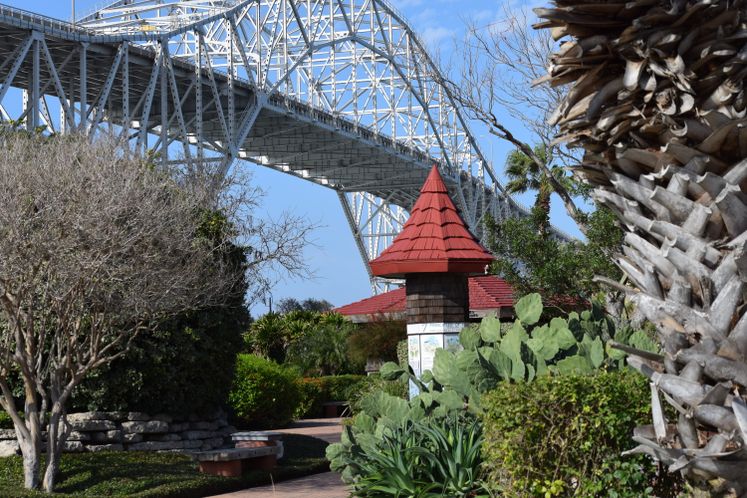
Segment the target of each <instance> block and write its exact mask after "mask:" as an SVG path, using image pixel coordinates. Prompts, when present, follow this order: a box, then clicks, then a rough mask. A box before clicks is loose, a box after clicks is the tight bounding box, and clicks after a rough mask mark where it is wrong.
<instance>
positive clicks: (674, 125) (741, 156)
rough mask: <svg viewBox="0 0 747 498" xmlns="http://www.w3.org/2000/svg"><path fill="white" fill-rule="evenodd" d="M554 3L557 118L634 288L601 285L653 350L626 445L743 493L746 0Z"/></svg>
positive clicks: (746, 476)
mask: <svg viewBox="0 0 747 498" xmlns="http://www.w3.org/2000/svg"><path fill="white" fill-rule="evenodd" d="M554 3H555V5H556V7H555V8H547V9H538V10H537V13H538V14H539V15H540V16H541V17H542V18H544V19H545V20H546V22H543V23H542V24H541V25H539V27H542V28H547V32H548V33H552V34H553V36H555V37H556V38H557V39H564V42H565V43H563V44H562V45H561V47H560V50H559V52H558V53H557V54H556V55H555V56H554V57H553V58H552V64H551V65H550V70H549V74H550V76H549V77H550V78H551V80H552V82H553V84H556V85H560V84H571V85H570V89H569V91H568V93H567V95H566V98H565V99H564V100H563V101H562V103H561V105H559V106H558V109H557V112H556V113H555V115H554V116H553V118H554V120H555V121H556V122H557V123H558V125H559V126H560V131H561V138H562V139H564V140H566V141H568V142H569V143H571V144H572V145H577V146H580V147H583V149H584V157H583V163H582V165H581V170H580V171H581V173H582V174H583V176H584V177H585V178H586V179H587V181H588V182H589V183H590V184H591V185H593V186H594V187H595V195H596V197H597V198H598V199H599V200H600V201H601V202H603V203H605V204H606V205H607V206H609V207H610V209H612V210H613V211H614V212H615V213H616V214H617V215H618V217H619V219H620V220H621V222H622V223H623V224H624V225H625V227H626V229H627V232H628V233H627V235H626V236H625V243H624V246H623V254H620V255H619V256H618V258H617V262H618V264H619V266H620V268H622V269H623V270H624V271H625V272H626V273H627V275H628V277H629V285H628V286H624V287H623V286H621V285H620V284H618V283H616V282H608V283H609V284H610V285H611V286H613V287H617V288H619V289H621V290H622V291H624V292H626V293H627V294H628V295H629V296H630V298H631V300H632V301H633V302H635V303H636V304H637V307H638V309H639V310H641V311H642V312H643V313H644V314H645V315H646V317H647V318H648V319H649V320H650V321H651V322H653V323H655V324H656V325H657V328H658V333H659V338H660V341H661V344H662V348H663V351H664V353H663V354H662V355H651V354H650V353H645V352H642V351H634V350H633V351H630V352H631V353H633V356H632V357H631V358H630V360H629V361H630V363H631V365H633V366H634V367H636V368H637V369H638V370H640V371H641V372H642V373H643V374H645V375H646V376H647V377H649V378H650V380H651V401H652V419H653V423H652V424H651V425H649V426H644V427H639V428H637V429H636V431H635V433H634V440H635V441H636V442H637V443H638V444H639V446H638V447H636V448H635V449H634V450H632V453H643V454H647V455H650V456H652V457H653V458H655V459H656V460H659V461H661V462H663V463H664V464H666V465H668V469H669V471H670V472H682V473H683V474H685V475H687V476H688V477H690V478H691V479H693V480H695V481H700V482H707V483H709V484H716V485H717V486H718V487H719V488H721V489H720V491H726V490H727V488H728V489H731V490H732V492H733V493H735V494H736V496H747V473H746V472H745V468H747V451H746V450H745V448H746V446H747V402H746V396H745V395H746V394H747V313H746V312H745V310H746V309H747V299H746V297H747V292H745V291H746V290H747V287H745V282H747V256H746V255H747V195H745V194H746V193H747V160H745V156H747V127H745V116H747V95H746V93H745V92H746V91H747V89H746V88H745V78H746V77H747V45H745V40H744V33H745V26H744V19H745V16H747V2H745V1H744V0H735V1H718V0H716V1H706V2H703V1H698V0H671V1H669V0H666V1H665V0H662V1H649V0H634V1H630V2H624V3H621V2H617V1H615V0H601V1H597V2H588V1H585V0H555V2H554ZM664 401H666V402H667V403H669V404H670V405H671V407H672V410H671V411H669V412H667V411H665V410H664V409H663V403H664ZM669 414H673V415H669ZM668 416H670V417H671V420H667V417H668Z"/></svg>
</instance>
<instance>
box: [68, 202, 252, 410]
mask: <svg viewBox="0 0 747 498" xmlns="http://www.w3.org/2000/svg"><path fill="white" fill-rule="evenodd" d="M224 223H225V219H224V218H221V217H220V216H218V215H209V214H208V215H206V219H205V221H204V223H203V224H202V225H201V226H200V230H201V232H202V233H203V235H204V236H206V237H208V238H209V237H211V235H210V233H211V232H212V231H216V230H222V229H225V227H224V228H221V227H222V226H223V225H222V224H224ZM224 258H225V259H226V262H227V263H228V264H232V265H245V264H246V256H245V254H244V248H242V247H239V246H229V247H227V248H226V249H225V251H224ZM246 290H247V283H246V281H243V280H242V281H241V282H238V283H237V285H236V286H235V287H234V288H233V289H231V290H230V291H229V293H228V295H227V296H226V302H225V304H224V305H223V306H216V307H212V308H208V309H203V310H199V311H194V312H191V313H185V314H182V315H181V316H178V317H175V318H173V319H170V320H167V321H165V322H163V323H161V324H159V326H158V327H157V328H156V330H155V331H153V332H149V333H143V334H140V335H139V336H137V337H136V338H135V339H134V340H133V342H132V344H131V345H130V351H129V352H128V354H127V355H126V356H124V357H122V358H120V359H118V360H115V361H114V362H112V363H111V364H109V365H104V366H102V367H101V368H98V369H96V370H94V371H92V372H91V373H90V374H89V376H88V377H87V378H86V379H85V380H84V381H83V383H82V384H81V385H80V386H78V388H77V389H76V391H75V393H74V395H73V400H72V403H71V405H72V406H70V408H69V411H70V412H74V411H139V412H146V413H150V414H156V413H170V414H172V415H190V414H196V415H211V414H213V413H215V411H216V409H218V408H222V407H224V406H225V404H226V399H227V396H228V390H229V389H230V386H231V381H232V380H233V373H234V362H235V360H236V351H238V350H240V349H241V343H242V337H241V334H242V333H243V332H244V331H245V330H246V329H247V328H248V327H249V324H250V322H251V316H250V315H249V311H248V310H247V308H246V306H245V303H244V297H245V294H246Z"/></svg>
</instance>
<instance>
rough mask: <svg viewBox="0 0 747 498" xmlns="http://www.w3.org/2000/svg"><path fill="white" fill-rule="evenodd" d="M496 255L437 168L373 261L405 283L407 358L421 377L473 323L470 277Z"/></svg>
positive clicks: (481, 271) (380, 271)
mask: <svg viewBox="0 0 747 498" xmlns="http://www.w3.org/2000/svg"><path fill="white" fill-rule="evenodd" d="M492 261H493V256H492V255H491V254H490V253H489V252H488V250H487V249H485V248H484V247H483V246H482V245H481V244H480V243H479V242H478V241H477V239H476V238H475V236H474V235H472V233H470V231H469V229H468V228H467V225H466V223H465V222H464V220H462V218H461V216H460V215H459V212H458V211H457V209H456V206H455V205H454V202H453V201H452V200H451V198H450V197H449V192H448V190H447V188H446V185H445V184H444V181H443V179H442V178H441V175H440V174H439V172H438V168H437V167H436V166H434V167H433V169H431V172H430V174H429V175H428V178H427V179H426V181H425V184H424V185H423V188H422V189H421V190H420V197H418V200H417V201H416V202H415V205H414V206H413V208H412V211H411V214H410V218H409V219H408V220H407V222H406V223H405V225H404V227H403V228H402V231H401V232H400V234H399V235H398V236H397V237H396V238H395V239H394V242H393V243H392V245H391V246H389V247H388V248H387V249H386V250H385V251H384V252H383V253H381V255H380V256H379V257H378V258H376V259H374V260H373V261H371V263H370V264H371V270H372V272H373V274H374V275H377V276H381V277H396V278H404V279H405V282H406V284H405V289H406V291H405V292H406V320H407V341H408V358H409V363H410V366H411V367H412V368H413V370H414V371H415V373H416V375H420V374H421V373H422V372H423V371H424V370H429V369H430V368H431V367H432V366H433V358H434V355H435V351H436V349H438V348H447V349H448V348H450V347H454V346H455V345H456V344H457V342H458V334H459V332H460V331H461V329H462V328H463V327H464V326H465V324H466V323H467V321H468V315H469V292H468V280H467V278H468V276H469V275H470V274H485V273H487V269H488V266H489V265H490V263H491V262H492Z"/></svg>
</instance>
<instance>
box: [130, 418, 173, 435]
mask: <svg viewBox="0 0 747 498" xmlns="http://www.w3.org/2000/svg"><path fill="white" fill-rule="evenodd" d="M122 430H124V431H125V432H127V433H133V432H134V433H136V434H159V433H164V432H168V431H169V424H167V423H166V422H162V421H160V420H150V421H148V422H136V421H133V422H122Z"/></svg>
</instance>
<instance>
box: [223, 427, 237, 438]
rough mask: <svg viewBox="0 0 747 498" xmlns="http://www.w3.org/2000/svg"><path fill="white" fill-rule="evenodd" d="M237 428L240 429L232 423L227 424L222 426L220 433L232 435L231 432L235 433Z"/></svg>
mask: <svg viewBox="0 0 747 498" xmlns="http://www.w3.org/2000/svg"><path fill="white" fill-rule="evenodd" d="M237 430H238V429H236V427H234V426H232V425H227V426H225V427H223V428H222V429H221V430H220V433H221V435H223V436H230V435H231V434H233V433H234V432H236V431H237Z"/></svg>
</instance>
